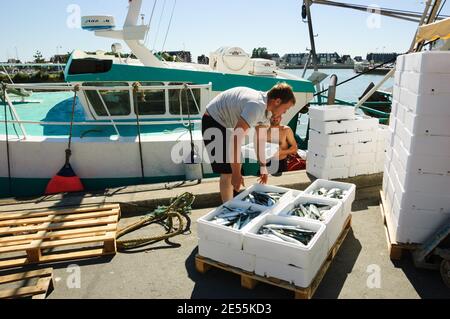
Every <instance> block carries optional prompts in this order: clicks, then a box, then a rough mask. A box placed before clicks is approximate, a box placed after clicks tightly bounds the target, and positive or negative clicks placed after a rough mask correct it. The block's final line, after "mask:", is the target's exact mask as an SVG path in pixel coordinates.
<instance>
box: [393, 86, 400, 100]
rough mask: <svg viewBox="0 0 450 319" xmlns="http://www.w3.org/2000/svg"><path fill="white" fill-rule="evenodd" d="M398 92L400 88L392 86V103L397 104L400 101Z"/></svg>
mask: <svg viewBox="0 0 450 319" xmlns="http://www.w3.org/2000/svg"><path fill="white" fill-rule="evenodd" d="M400 90H401V86H400V85H396V84H394V88H393V89H392V99H393V102H395V101H396V102H399V101H400Z"/></svg>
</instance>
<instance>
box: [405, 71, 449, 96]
mask: <svg viewBox="0 0 450 319" xmlns="http://www.w3.org/2000/svg"><path fill="white" fill-rule="evenodd" d="M401 87H402V88H406V89H408V90H409V91H411V92H412V93H415V94H448V93H450V73H448V74H444V73H415V72H404V74H403V75H402V78H401Z"/></svg>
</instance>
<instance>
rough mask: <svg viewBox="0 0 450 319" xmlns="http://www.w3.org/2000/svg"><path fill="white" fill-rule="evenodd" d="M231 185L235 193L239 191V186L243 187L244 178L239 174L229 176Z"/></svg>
mask: <svg viewBox="0 0 450 319" xmlns="http://www.w3.org/2000/svg"><path fill="white" fill-rule="evenodd" d="M231 185H233V189H234V191H236V192H240V191H241V186H243V187H245V183H244V178H243V177H242V175H241V173H240V172H239V173H237V174H233V175H232V176H231Z"/></svg>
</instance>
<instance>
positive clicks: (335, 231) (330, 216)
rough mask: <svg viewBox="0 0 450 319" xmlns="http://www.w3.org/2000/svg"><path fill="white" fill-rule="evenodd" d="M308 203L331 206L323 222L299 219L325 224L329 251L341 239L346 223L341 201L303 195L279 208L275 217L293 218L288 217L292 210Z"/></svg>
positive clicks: (306, 218)
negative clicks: (340, 235) (340, 234)
mask: <svg viewBox="0 0 450 319" xmlns="http://www.w3.org/2000/svg"><path fill="white" fill-rule="evenodd" d="M306 203H310V204H315V205H325V206H331V209H330V210H329V212H328V213H326V216H325V218H324V220H322V221H318V220H315V219H312V218H308V217H297V218H300V219H305V220H308V221H318V222H320V223H322V224H324V225H325V234H326V237H327V240H328V249H329V248H330V247H332V246H333V245H334V243H335V242H336V239H337V238H338V237H339V233H340V232H341V230H342V226H343V225H344V222H345V213H344V208H343V204H342V202H341V201H340V200H337V199H330V198H324V197H320V196H313V195H305V194H301V195H299V196H298V197H297V198H296V199H295V200H294V201H291V202H290V203H287V204H285V205H282V206H279V207H277V209H276V210H274V212H273V213H274V215H277V216H283V217H287V216H291V215H288V213H289V212H290V211H291V210H292V209H294V207H296V206H297V205H299V204H306Z"/></svg>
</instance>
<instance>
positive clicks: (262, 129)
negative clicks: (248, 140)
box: [255, 125, 269, 184]
mask: <svg viewBox="0 0 450 319" xmlns="http://www.w3.org/2000/svg"><path fill="white" fill-rule="evenodd" d="M266 143H267V127H266V126H263V125H259V126H257V127H256V141H255V146H256V147H255V150H256V158H257V160H258V163H259V164H260V174H259V175H260V178H259V182H260V183H261V184H267V182H268V180H269V173H268V171H267V159H266Z"/></svg>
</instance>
